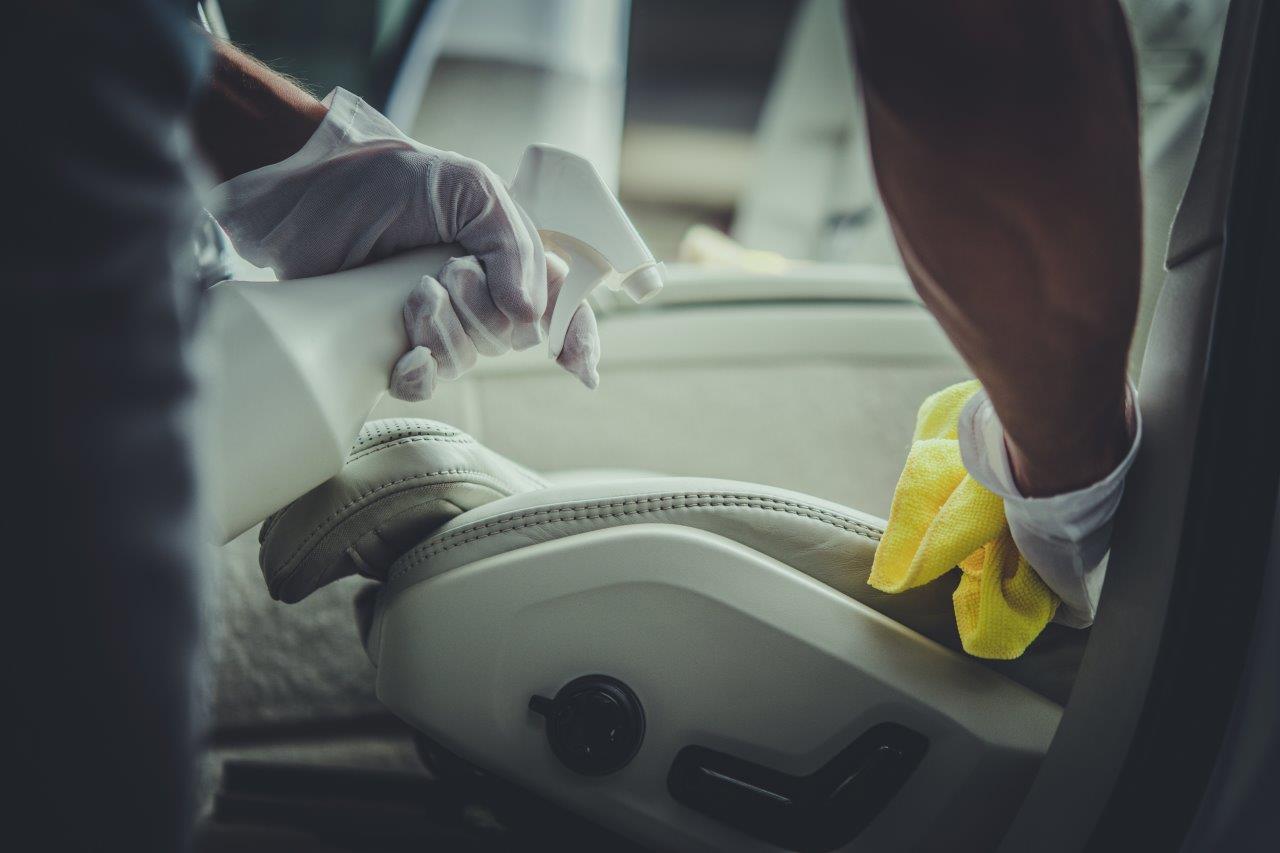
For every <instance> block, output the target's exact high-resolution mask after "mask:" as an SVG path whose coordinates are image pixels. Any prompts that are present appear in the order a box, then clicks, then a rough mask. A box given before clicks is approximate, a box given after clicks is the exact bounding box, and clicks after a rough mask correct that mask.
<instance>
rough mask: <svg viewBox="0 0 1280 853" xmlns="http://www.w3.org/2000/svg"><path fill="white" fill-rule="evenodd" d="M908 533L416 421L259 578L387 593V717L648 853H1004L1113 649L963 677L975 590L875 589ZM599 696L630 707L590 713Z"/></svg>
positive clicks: (706, 482) (274, 530)
mask: <svg viewBox="0 0 1280 853" xmlns="http://www.w3.org/2000/svg"><path fill="white" fill-rule="evenodd" d="M882 530H883V522H882V521H881V520H880V519H877V518H874V517H871V516H868V515H865V514H863V513H860V512H858V511H856V510H852V509H849V508H846V507H842V506H839V505H836V504H833V503H830V502H827V501H823V500H820V499H818V498H813V497H809V496H807V495H803V494H799V493H795V492H790V491H786V490H783V489H776V488H771V487H768V486H762V485H757V484H752V483H743V482H735V481H729V480H714V479H704V478H686V477H640V478H637V477H631V478H628V479H616V480H615V479H602V478H600V477H599V475H594V476H593V475H584V476H580V477H578V478H576V480H575V481H573V482H569V483H567V484H561V485H557V484H553V483H551V482H550V481H549V480H548V479H547V478H544V477H542V476H540V475H538V474H536V473H534V472H532V471H529V470H528V469H526V468H524V467H523V466H520V465H518V464H515V463H513V462H511V461H510V460H507V459H505V458H503V457H501V456H500V455H498V454H496V453H494V452H493V451H490V450H488V449H487V448H485V447H483V446H482V445H480V444H478V443H477V442H475V441H474V440H472V439H471V438H470V437H469V436H467V435H465V434H464V433H462V432H460V431H459V430H456V429H454V428H452V427H449V426H446V425H444V424H440V423H436V422H432V421H426V420H416V419H395V420H384V421H375V422H372V423H370V424H369V425H368V426H367V427H366V429H365V430H364V432H363V433H362V435H361V436H360V438H359V439H358V440H357V442H356V445H355V447H354V448H353V450H352V452H351V455H350V458H349V460H348V463H347V466H346V468H345V470H344V471H343V472H342V474H341V475H339V476H338V477H335V478H334V479H333V480H331V481H329V482H328V483H326V484H324V485H322V486H320V487H319V488H317V489H315V490H313V491H312V492H310V493H309V494H307V495H305V496H303V497H302V498H301V499H299V500H298V501H296V502H295V503H293V504H291V505H290V506H289V507H286V508H285V509H284V510H282V511H281V512H279V513H277V514H276V515H275V516H273V517H272V518H270V519H268V521H267V522H266V523H265V524H264V525H263V527H262V531H261V536H260V539H261V551H260V561H261V565H262V569H263V574H264V577H265V579H266V581H267V585H268V588H269V589H270V591H271V594H272V595H273V596H274V597H276V598H278V599H282V600H284V601H296V600H299V599H300V598H302V597H304V596H305V595H307V594H308V593H309V592H311V591H312V590H314V589H316V588H317V587H319V586H322V585H324V584H326V583H329V582H330V581H333V580H336V579H338V578H340V577H343V576H347V575H351V574H361V575H365V576H367V577H370V578H374V579H376V580H378V581H380V582H381V583H380V584H379V585H378V586H377V595H376V598H377V601H376V605H375V606H374V607H372V608H369V609H366V611H365V613H364V619H363V624H362V627H361V630H362V634H363V636H364V640H365V646H366V650H367V651H368V654H369V657H370V660H371V661H373V663H374V665H375V666H376V667H377V676H376V680H377V692H378V697H379V699H381V700H382V701H383V702H384V703H386V704H387V705H388V707H390V708H391V709H392V710H393V711H394V712H396V713H397V714H398V715H400V716H401V717H403V718H405V719H406V720H407V721H409V722H410V723H411V724H413V725H414V726H415V727H416V728H418V729H419V730H420V731H422V732H423V733H424V734H425V735H426V736H427V737H428V738H430V739H431V740H432V741H433V742H435V743H437V744H440V745H442V746H443V747H444V748H445V749H447V750H448V751H449V752H451V753H454V754H456V755H457V756H459V757H461V758H462V759H463V760H464V761H467V762H469V763H471V764H473V765H475V766H477V767H479V768H482V769H485V770H488V771H491V772H493V773H495V774H497V775H499V776H502V777H504V778H507V779H510V780H512V781H515V782H517V783H519V784H521V785H523V786H525V787H527V788H530V789H532V790H534V791H536V792H538V793H539V794H540V795H543V796H547V797H550V798H552V799H556V800H559V801H561V802H562V803H564V804H565V805H567V806H569V807H570V808H573V809H575V810H576V811H579V812H580V813H583V814H584V815H586V816H588V817H590V818H592V819H594V820H597V821H599V822H601V823H604V824H606V825H608V826H611V827H613V828H616V829H619V830H620V831H622V832H624V833H626V834H629V835H632V836H634V837H636V838H638V839H640V840H642V841H644V842H646V843H651V844H653V845H655V846H659V847H662V848H675V849H742V850H755V849H758V850H773V849H779V848H782V849H822V850H829V849H836V848H842V849H845V848H847V846H848V845H849V844H851V843H852V844H853V845H855V847H854V849H863V845H865V849H883V847H884V845H886V844H890V843H898V842H899V841H900V840H901V839H902V838H911V839H915V841H916V842H917V843H918V844H919V845H920V846H922V847H924V848H929V847H933V846H945V845H946V844H948V843H950V844H954V843H956V842H957V840H958V839H966V838H967V839H968V840H967V841H966V842H965V843H969V844H972V845H973V846H975V847H981V846H982V845H985V844H988V843H991V842H992V841H994V839H993V838H992V837H991V836H990V832H991V831H992V827H996V826H999V825H1001V824H1002V823H1003V822H1004V821H1005V820H1007V819H1008V817H1009V811H1010V809H1011V808H1012V806H1013V804H1015V803H1016V797H1015V796H1014V794H1015V792H1017V791H1019V790H1020V789H1021V788H1022V786H1024V785H1025V784H1027V782H1028V781H1029V779H1030V777H1031V775H1032V774H1033V773H1034V771H1035V768H1036V766H1037V763H1038V761H1039V758H1040V756H1041V755H1042V754H1043V753H1044V751H1045V749H1047V747H1048V743H1049V741H1050V739H1051V737H1052V734H1053V731H1054V729H1055V728H1056V725H1057V721H1058V718H1059V716H1060V714H1061V704H1062V703H1063V702H1064V701H1065V698H1066V696H1067V693H1068V692H1069V689H1070V684H1071V680H1072V677H1073V675H1074V671H1075V668H1076V666H1077V663H1078V661H1079V658H1080V655H1081V651H1082V649H1083V647H1084V644H1085V642H1086V638H1087V633H1086V632H1080V631H1073V630H1070V629H1066V628H1061V627H1059V626H1052V627H1051V629H1050V630H1049V631H1047V632H1046V633H1045V634H1044V635H1043V636H1042V637H1041V638H1040V639H1039V640H1038V641H1037V642H1036V643H1035V644H1034V645H1033V646H1032V648H1031V649H1030V650H1029V651H1028V652H1027V654H1025V655H1024V656H1023V657H1022V658H1020V659H1018V660H1015V661H1007V662H986V661H983V662H978V661H976V660H975V659H973V658H970V657H968V656H966V655H964V654H963V653H962V652H960V651H959V641H958V637H957V636H956V629H955V624H954V616H953V612H952V606H951V601H950V593H951V588H952V586H949V585H948V584H947V583H946V582H945V581H943V582H940V583H935V584H931V585H928V586H926V587H924V588H921V589H918V590H915V591H912V592H909V593H905V594H902V595H894V596H890V595H885V594H882V593H880V592H878V591H876V590H874V589H872V588H871V587H870V586H868V585H867V584H866V577H867V574H868V572H869V571H870V566H871V561H872V557H873V555H874V553H875V548H876V545H877V543H878V541H879V539H880V536H881V532H882ZM584 678H585V679H588V680H590V679H592V678H595V679H603V681H597V682H592V683H591V684H590V685H588V686H589V687H591V688H592V689H593V690H595V693H591V691H589V690H588V691H587V692H586V693H584V692H583V691H582V690H581V689H579V688H581V687H582V685H583V683H584V682H583V679H584ZM575 685H576V686H575ZM611 685H612V686H611ZM618 685H620V686H618ZM575 690H576V691H578V692H577V694H575V693H574V691H575ZM600 691H604V692H603V693H601V692H600ZM610 691H625V696H626V697H630V698H625V697H624V698H623V699H617V696H616V695H615V694H613V693H610ZM588 694H590V695H588ZM574 695H578V696H579V700H580V701H584V702H588V704H590V702H592V701H597V700H598V701H600V702H614V701H615V700H617V701H619V702H622V704H623V705H626V704H627V703H628V702H630V701H632V700H634V702H635V705H636V707H637V708H639V710H638V711H636V714H637V715H638V716H636V717H635V718H631V717H628V718H626V719H624V720H622V721H621V723H619V721H618V720H614V719H612V718H609V720H608V721H607V722H608V727H611V730H612V731H615V732H616V731H623V732H624V733H625V732H628V731H629V732H630V733H631V735H634V736H635V741H634V742H633V743H631V747H632V748H630V749H629V750H628V749H623V750H622V753H626V754H619V755H612V758H610V755H611V754H612V753H611V750H610V748H609V745H608V744H600V743H595V744H591V743H585V744H584V743H583V742H581V741H582V738H583V737H588V739H589V736H588V735H584V734H583V732H582V731H574V730H572V726H570V727H569V729H570V731H569V733H568V734H565V733H564V732H562V731H560V729H559V728H557V726H558V725H559V724H558V723H556V722H555V721H556V720H558V719H559V716H558V715H559V714H562V713H568V714H570V715H572V714H573V713H575V712H574V711H573V710H572V708H571V710H569V711H565V710H564V707H563V706H566V705H572V702H573V701H576V700H575V699H574ZM592 696H594V697H595V698H594V699H592V698H591V697H592ZM552 697H554V698H552ZM582 697H586V698H582ZM601 697H604V698H601ZM610 697H612V698H610ZM539 702H541V703H542V704H541V706H539ZM530 703H533V705H534V706H535V707H541V713H539V712H538V711H536V710H531V709H530ZM609 707H614V706H613V705H610V706H609ZM552 708H556V709H558V710H557V711H555V712H552V711H551V709H552ZM577 713H579V714H581V713H583V712H582V711H581V709H579V710H578V712H577ZM544 715H546V716H548V719H547V720H545V721H544V719H543V716H544ZM628 727H630V728H628ZM557 732H559V734H557ZM557 738H558V739H557ZM623 740H626V737H623ZM575 749H577V750H584V749H585V750H587V752H588V753H589V755H590V756H595V757H596V758H597V759H598V760H599V761H600V762H603V763H602V764H599V765H592V764H591V761H590V760H586V761H585V763H583V761H581V760H580V759H582V756H581V755H578V756H577V758H575V755H574V753H573V750H575ZM874 756H887V757H888V758H887V759H885V760H886V762H887V763H886V764H885V765H884V766H883V767H879V768H877V767H869V766H868V763H867V762H868V761H870V760H871V758H872V757H874ZM860 774H861V775H860ZM837 776H839V778H838V779H837V778H835V777H837ZM740 777H741V778H740ZM856 778H861V779H863V781H862V782H860V783H858V784H854V781H855V779H856ZM725 780H729V781H725ZM815 780H817V781H815ZM708 782H710V783H711V784H708ZM850 785H852V786H853V787H852V788H849V787H848V786H850ZM717 786H719V787H717ZM770 786H772V788H771V787H770ZM903 786H909V787H910V788H911V789H912V790H913V792H914V793H913V794H912V795H911V796H910V799H909V801H904V800H903V798H901V797H899V798H897V799H896V800H892V801H891V798H892V797H893V794H894V793H895V792H896V791H897V790H898V789H899V788H900V787H903ZM773 788H776V789H778V790H773ZM828 788H829V790H828ZM820 789H821V790H820ZM837 789H839V790H841V791H844V793H842V794H840V795H839V796H837ZM846 789H847V790H846ZM1000 790H1006V792H1007V794H1008V796H999V795H994V796H993V792H999V791H1000ZM677 792H678V793H677ZM815 792H817V793H815ZM841 797H843V798H846V799H848V802H845V801H844V800H842V799H841ZM753 798H756V799H759V800H760V802H756V801H755V799H753ZM832 798H834V799H832ZM784 801H785V802H786V803H789V804H790V805H787V806H786V807H779V803H782V802H784ZM905 802H910V803H914V805H906V804H905ZM873 819H875V820H874V822H873Z"/></svg>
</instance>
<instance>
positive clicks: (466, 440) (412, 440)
mask: <svg viewBox="0 0 1280 853" xmlns="http://www.w3.org/2000/svg"><path fill="white" fill-rule="evenodd" d="M421 441H432V442H437V443H440V444H475V439H473V438H471V437H469V436H468V437H463V438H453V437H449V436H441V435H415V436H409V437H407V438H396V439H392V440H391V441H386V442H383V443H382V444H375V445H374V446H372V447H364V448H361V449H359V450H357V451H356V452H354V453H352V454H351V455H350V456H348V457H347V464H350V463H352V462H355V461H356V460H357V459H364V458H365V457H366V456H372V455H373V454H375V453H377V452H378V451H379V450H387V449H389V448H392V447H400V446H402V445H405V444H416V443H418V442H421Z"/></svg>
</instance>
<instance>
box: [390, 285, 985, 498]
mask: <svg viewBox="0 0 1280 853" xmlns="http://www.w3.org/2000/svg"><path fill="white" fill-rule="evenodd" d="M601 339H602V342H603V346H604V352H605V355H604V359H603V361H602V363H601V370H600V373H601V384H600V388H599V389H597V390H596V391H594V392H589V391H587V390H585V389H584V388H582V387H581V386H579V385H578V384H577V383H576V382H575V381H574V380H573V379H571V378H570V377H569V376H567V375H565V374H563V373H562V372H561V371H559V370H558V369H556V368H555V367H554V366H553V365H551V364H550V362H549V361H548V360H547V359H546V357H545V355H544V354H542V353H541V352H526V353H519V354H516V355H513V356H507V357H504V358H503V359H500V360H497V361H492V362H485V363H484V364H482V365H481V366H480V367H479V368H477V370H476V371H474V372H473V373H472V374H469V375H468V376H467V377H466V378H465V379H464V380H462V381H461V382H456V383H444V384H442V385H441V388H440V389H439V391H438V392H437V394H436V396H435V398H434V399H432V400H430V401H428V402H427V403H423V404H405V403H400V402H398V401H394V400H389V399H388V400H384V401H383V403H382V404H380V405H379V406H378V408H377V409H376V410H375V411H374V413H373V415H372V416H371V417H373V418H380V417H401V416H409V417H429V418H434V419H438V420H443V421H445V422H447V423H450V424H453V425H454V426H457V427H459V428H461V429H463V430H466V431H467V432H469V433H471V434H472V435H473V436H475V437H476V438H477V439H478V440H479V441H481V442H483V443H484V444H486V445H488V446H489V447H491V448H493V449H494V450H496V451H498V452H499V453H502V454H504V455H506V456H508V457H510V458H511V459H515V460H518V461H519V462H521V463H522V464H525V465H528V466H530V467H532V468H535V469H537V470H542V471H555V470H560V469H581V468H594V467H600V468H631V469H639V470H645V471H655V472H660V473H668V474H679V475H692V476H707V477H723V478H729V479H738V480H746V481H750V482H758V483H764V484H767V485H773V486H779V487H782V488H787V489H794V490H796V491H801V492H805V493H807V494H812V495H815V496H817V497H822V498H826V499H828V500H832V501H836V502H838V503H842V504H846V505H848V506H851V507H855V508H857V509H859V510H862V511H865V512H870V513H873V514H876V515H880V516H884V515H887V514H888V510H889V501H890V498H891V496H892V494H893V487H894V484H895V483H896V482H897V478H898V473H899V471H900V469H901V465H902V461H903V459H905V458H906V453H907V448H908V445H909V443H910V439H911V431H912V427H913V426H914V423H915V412H916V409H917V408H918V407H919V405H920V402H921V401H922V400H923V399H924V398H925V397H926V396H928V395H929V394H930V393H932V392H933V391H936V390H938V389H939V388H942V387H944V386H946V385H948V384H951V383H953V382H957V381H960V380H961V379H964V378H967V377H968V375H969V373H968V371H967V369H966V368H965V366H964V365H963V363H961V361H960V360H959V357H958V356H957V355H956V353H955V351H954V350H953V349H952V348H951V346H950V344H948V343H947V341H946V339H945V338H944V337H943V335H942V332H941V330H940V329H939V328H938V326H937V324H936V323H935V322H934V320H933V319H932V318H931V317H930V316H929V315H928V314H927V313H926V312H925V311H924V309H922V308H920V307H919V306H917V305H913V304H907V303H900V304H879V303H874V302H873V303H857V302H829V303H821V304H792V303H782V302H775V303H764V304H758V305H738V304H735V305H720V306H706V307H683V308H677V309H672V310H662V309H661V307H658V308H654V309H649V310H638V311H632V312H628V313H619V314H615V315H611V316H606V317H605V318H604V319H603V320H602V323H601Z"/></svg>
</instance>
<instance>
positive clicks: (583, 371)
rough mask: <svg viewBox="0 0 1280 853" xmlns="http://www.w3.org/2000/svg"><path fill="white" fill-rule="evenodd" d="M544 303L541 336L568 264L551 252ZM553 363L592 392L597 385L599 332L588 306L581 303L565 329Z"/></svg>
mask: <svg viewBox="0 0 1280 853" xmlns="http://www.w3.org/2000/svg"><path fill="white" fill-rule="evenodd" d="M546 254H547V301H548V303H549V307H548V308H547V310H546V311H545V312H544V313H543V315H542V320H541V327H542V331H543V332H544V333H545V332H547V331H548V330H549V329H550V327H551V314H552V313H553V312H554V311H555V306H556V302H557V301H558V300H559V298H560V289H561V287H563V286H564V280H565V277H566V276H568V274H569V264H568V263H567V262H566V261H565V260H564V258H562V257H560V256H559V255H557V254H556V253H555V252H551V251H548V252H547V253H546ZM556 363H557V364H559V365H560V366H561V367H563V368H564V369H565V370H567V371H569V372H570V373H572V374H573V375H574V376H576V377H578V379H579V380H581V382H582V384H583V385H585V386H587V387H588V388H592V389H594V388H595V387H596V386H598V385H599V384H600V374H599V372H598V371H597V369H596V367H597V365H599V363H600V332H599V330H598V329H597V327H596V314H595V312H594V311H592V310H591V305H590V303H587V302H583V303H582V304H581V305H579V306H578V310H577V311H575V312H573V317H572V318H571V319H570V320H569V328H568V329H567V330H566V331H565V335H564V345H563V346H562V347H561V348H560V355H558V356H556Z"/></svg>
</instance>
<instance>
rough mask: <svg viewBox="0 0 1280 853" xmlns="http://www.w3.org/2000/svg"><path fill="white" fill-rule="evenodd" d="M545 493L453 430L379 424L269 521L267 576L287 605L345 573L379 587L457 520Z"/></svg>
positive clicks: (264, 544)
mask: <svg viewBox="0 0 1280 853" xmlns="http://www.w3.org/2000/svg"><path fill="white" fill-rule="evenodd" d="M545 485H546V480H544V479H543V478H542V477H540V476H538V475H537V474H534V473H533V472H532V471H529V470H528V469H526V468H524V467H522V466H520V465H517V464H516V463H514V462H512V461H510V460H509V459H506V458H504V457H502V456H500V455H498V454H497V453H494V452H492V451H491V450H489V449H488V448H486V447H484V446H483V445H481V444H479V443H477V442H476V441H475V439H473V438H471V436H469V435H467V434H466V433H464V432H461V431H460V430H457V429H454V428H453V427H451V426H447V425H446V424H442V423H438V422H436V421H426V420H420V419H409V418H395V419H390V420H381V421H372V422H370V423H369V424H367V425H366V426H365V428H364V429H363V430H362V431H361V433H360V435H359V437H358V438H357V439H356V443H355V446H354V447H352V449H351V454H350V456H348V457H347V463H346V467H344V468H343V470H342V472H341V473H340V474H338V475H337V476H336V477H334V478H332V479H331V480H329V481H327V482H325V483H323V484H321V485H320V486H317V487H316V488H315V489H312V490H311V491H310V492H308V493H307V494H305V495H303V496H302V497H301V498H299V499H298V500H296V501H294V502H293V503H291V504H289V505H288V506H287V507H285V508H284V509H282V510H280V511H279V512H277V513H276V514H274V515H272V516H271V517H270V518H268V519H267V520H266V521H265V522H264V523H263V525H262V530H261V533H260V534H259V537H258V538H259V542H260V544H261V550H260V551H259V555H258V561H259V564H260V565H261V567H262V574H263V578H264V579H265V580H266V583H267V589H268V590H269V591H270V592H271V596H272V597H273V598H276V599H279V600H281V601H286V602H296V601H301V600H302V599H303V598H305V597H306V596H307V595H309V594H311V593H312V592H314V591H315V590H316V589H319V588H320V587H322V586H325V585H326V584H328V583H331V582H333V581H335V580H337V579H339V578H341V577H346V576H348V575H353V574H360V575H365V576H366V577H371V578H375V579H382V578H383V577H385V575H386V568H387V566H388V565H390V563H391V562H392V561H393V560H394V559H396V558H397V557H399V556H400V555H401V554H403V553H404V552H405V551H407V550H409V548H411V547H412V546H413V545H414V544H416V543H417V542H419V541H421V540H422V539H423V538H424V537H426V536H429V535H430V534H431V533H434V532H435V531H436V530H437V529H439V527H440V526H441V525H442V524H444V523H445V522H446V521H448V520H449V519H451V518H453V517H454V516H457V515H460V514H461V513H463V512H465V511H466V510H468V509H472V508H473V507H477V506H480V505H482V504H486V503H488V502H490V501H493V500H496V499H498V498H502V497H506V496H507V495H511V494H515V493H517V492H523V491H529V490H530V489H540V488H542V487H543V486H545Z"/></svg>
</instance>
